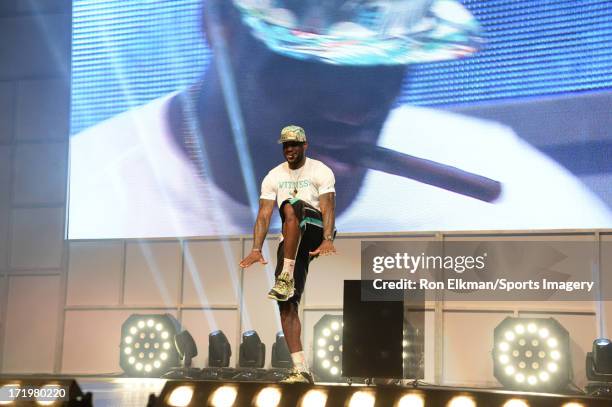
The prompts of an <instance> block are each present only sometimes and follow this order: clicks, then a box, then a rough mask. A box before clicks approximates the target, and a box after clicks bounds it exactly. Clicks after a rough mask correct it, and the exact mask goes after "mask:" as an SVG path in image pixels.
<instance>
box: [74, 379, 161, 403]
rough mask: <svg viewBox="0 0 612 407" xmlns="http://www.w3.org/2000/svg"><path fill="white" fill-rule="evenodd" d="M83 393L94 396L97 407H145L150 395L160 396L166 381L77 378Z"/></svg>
mask: <svg viewBox="0 0 612 407" xmlns="http://www.w3.org/2000/svg"><path fill="white" fill-rule="evenodd" d="M75 379H76V380H77V382H78V383H79V386H80V387H81V390H83V393H86V392H90V393H92V394H93V405H94V406H95V407H117V406H121V407H145V406H146V405H147V400H148V399H149V394H151V393H154V394H156V395H159V393H160V392H161V390H162V388H163V387H164V384H165V383H166V380H165V379H128V378H115V379H107V378H93V377H78V376H77V377H75Z"/></svg>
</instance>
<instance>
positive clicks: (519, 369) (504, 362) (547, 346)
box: [493, 317, 570, 391]
mask: <svg viewBox="0 0 612 407" xmlns="http://www.w3.org/2000/svg"><path fill="white" fill-rule="evenodd" d="M493 366H494V375H495V378H497V380H498V381H499V382H500V383H501V384H502V385H504V387H507V388H511V389H517V390H529V391H558V390H562V389H563V388H565V387H566V386H567V384H568V383H569V380H570V361H569V333H568V332H567V330H565V328H563V327H562V326H561V324H559V322H557V321H556V320H555V319H553V318H548V319H544V318H512V317H508V318H506V319H504V320H503V321H502V322H501V323H500V324H499V325H498V326H497V327H496V328H495V331H494V347H493Z"/></svg>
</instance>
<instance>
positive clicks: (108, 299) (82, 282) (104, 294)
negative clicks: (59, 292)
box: [66, 241, 123, 305]
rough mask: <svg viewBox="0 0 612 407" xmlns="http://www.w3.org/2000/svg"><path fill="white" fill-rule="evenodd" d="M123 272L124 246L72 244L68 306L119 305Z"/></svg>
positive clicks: (94, 243)
mask: <svg viewBox="0 0 612 407" xmlns="http://www.w3.org/2000/svg"><path fill="white" fill-rule="evenodd" d="M122 269H123V242H117V241H109V242H104V241H99V242H72V243H70V261H69V264H68V292H67V298H66V303H67V305H116V304H118V302H119V292H120V285H121V278H123V277H122Z"/></svg>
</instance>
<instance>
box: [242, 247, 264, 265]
mask: <svg viewBox="0 0 612 407" xmlns="http://www.w3.org/2000/svg"><path fill="white" fill-rule="evenodd" d="M257 262H259V263H261V264H268V262H267V261H266V260H265V259H264V257H263V254H261V250H251V253H249V255H248V256H246V257H245V258H244V259H242V261H241V262H240V267H241V268H243V269H245V268H247V267H249V266H250V265H252V264H253V263H257Z"/></svg>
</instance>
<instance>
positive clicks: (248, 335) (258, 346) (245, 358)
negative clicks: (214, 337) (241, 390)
mask: <svg viewBox="0 0 612 407" xmlns="http://www.w3.org/2000/svg"><path fill="white" fill-rule="evenodd" d="M265 362H266V345H264V344H263V343H262V342H261V339H260V338H259V335H258V334H257V332H255V331H246V332H245V333H243V334H242V343H241V344H240V353H239V356H238V365H239V366H240V367H251V368H262V367H264V364H265Z"/></svg>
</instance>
